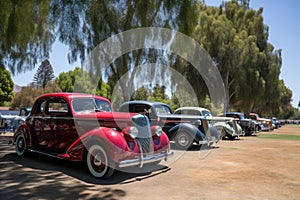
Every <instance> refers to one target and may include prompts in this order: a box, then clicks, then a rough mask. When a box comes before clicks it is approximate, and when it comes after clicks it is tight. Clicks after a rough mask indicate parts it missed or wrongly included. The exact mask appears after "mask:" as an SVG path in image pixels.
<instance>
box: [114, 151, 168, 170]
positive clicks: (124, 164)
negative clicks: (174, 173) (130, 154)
mask: <svg viewBox="0 0 300 200" xmlns="http://www.w3.org/2000/svg"><path fill="white" fill-rule="evenodd" d="M173 155H174V152H166V153H161V154H153V155H148V156H146V157H143V156H140V157H139V158H134V159H130V160H122V161H121V162H119V167H120V168H121V167H130V166H136V165H140V167H143V164H145V163H151V162H155V161H160V160H165V161H167V159H168V157H170V156H173Z"/></svg>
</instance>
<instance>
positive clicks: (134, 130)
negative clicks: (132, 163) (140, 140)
mask: <svg viewBox="0 0 300 200" xmlns="http://www.w3.org/2000/svg"><path fill="white" fill-rule="evenodd" d="M129 135H130V137H131V138H132V139H135V138H137V136H138V135H139V131H138V129H137V128H136V127H135V126H132V127H130V128H129Z"/></svg>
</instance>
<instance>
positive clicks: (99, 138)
mask: <svg viewBox="0 0 300 200" xmlns="http://www.w3.org/2000/svg"><path fill="white" fill-rule="evenodd" d="M91 143H100V144H102V145H105V149H106V151H107V152H108V154H109V155H110V157H111V158H112V159H113V160H115V161H116V160H118V159H119V157H120V156H121V155H122V156H128V155H129V154H130V153H129V152H130V149H129V147H128V145H127V142H126V140H125V138H124V137H123V133H121V132H118V131H116V130H113V129H111V128H106V127H100V128H96V129H93V130H91V131H89V132H87V133H85V134H84V135H82V136H81V137H80V138H78V139H77V140H76V141H75V142H74V143H73V144H72V145H71V146H70V147H69V148H68V150H67V154H72V153H71V152H73V151H77V150H78V149H81V151H82V153H83V151H84V149H85V147H87V146H88V145H89V144H91ZM120 152H122V153H120ZM126 152H127V153H126Z"/></svg>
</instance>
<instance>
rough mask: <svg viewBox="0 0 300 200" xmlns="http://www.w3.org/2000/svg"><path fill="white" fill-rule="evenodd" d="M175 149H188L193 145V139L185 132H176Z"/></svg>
mask: <svg viewBox="0 0 300 200" xmlns="http://www.w3.org/2000/svg"><path fill="white" fill-rule="evenodd" d="M175 142H176V147H177V148H179V149H189V148H191V146H192V144H193V138H192V137H191V135H190V134H189V133H187V132H186V131H178V132H177V133H176V136H175Z"/></svg>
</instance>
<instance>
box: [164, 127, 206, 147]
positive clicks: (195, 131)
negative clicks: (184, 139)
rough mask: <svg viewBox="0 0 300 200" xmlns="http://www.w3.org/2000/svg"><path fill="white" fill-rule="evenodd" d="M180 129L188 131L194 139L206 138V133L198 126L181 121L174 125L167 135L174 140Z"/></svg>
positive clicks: (197, 140)
mask: <svg viewBox="0 0 300 200" xmlns="http://www.w3.org/2000/svg"><path fill="white" fill-rule="evenodd" d="M178 130H185V131H186V132H188V133H189V134H190V135H191V137H192V138H194V141H196V142H199V141H202V140H204V139H205V134H204V133H203V132H201V131H200V130H199V129H198V128H197V127H195V126H193V125H191V124H188V123H181V124H178V125H176V126H174V127H172V128H171V129H170V130H169V131H168V132H167V135H168V136H169V138H170V139H171V140H172V139H173V138H174V137H175V135H176V132H177V131H178Z"/></svg>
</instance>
